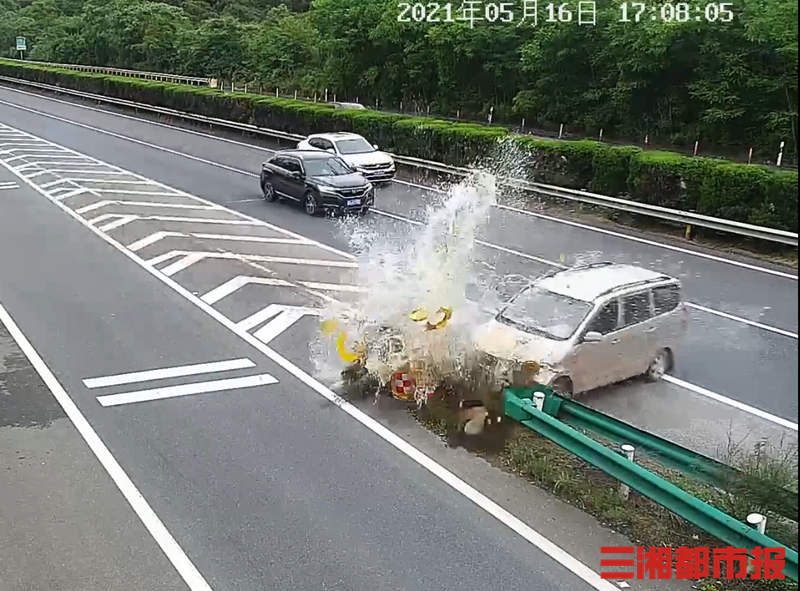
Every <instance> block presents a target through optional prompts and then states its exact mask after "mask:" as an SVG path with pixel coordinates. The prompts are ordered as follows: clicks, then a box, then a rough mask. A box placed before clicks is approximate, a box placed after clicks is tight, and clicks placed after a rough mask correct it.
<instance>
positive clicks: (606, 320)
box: [586, 300, 619, 335]
mask: <svg viewBox="0 0 800 591" xmlns="http://www.w3.org/2000/svg"><path fill="white" fill-rule="evenodd" d="M618 319H619V300H611V301H610V302H608V303H607V304H606V305H605V306H604V307H603V309H602V310H600V312H598V313H597V316H595V318H594V320H592V321H591V323H589V328H588V330H587V331H586V332H599V333H600V334H602V335H606V334H609V333H612V332H614V331H615V330H617V320H618Z"/></svg>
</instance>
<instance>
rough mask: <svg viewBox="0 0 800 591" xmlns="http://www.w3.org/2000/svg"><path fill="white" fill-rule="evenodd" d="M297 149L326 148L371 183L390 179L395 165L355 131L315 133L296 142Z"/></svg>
mask: <svg viewBox="0 0 800 591" xmlns="http://www.w3.org/2000/svg"><path fill="white" fill-rule="evenodd" d="M297 149H298V150H326V151H328V152H330V153H331V154H336V155H337V156H339V157H340V158H341V159H342V160H344V161H345V162H346V163H347V164H348V165H349V166H350V167H351V168H352V169H354V170H356V171H357V172H360V173H361V174H362V175H364V176H365V177H366V178H367V180H369V181H371V182H373V183H381V182H387V181H391V180H392V179H393V178H394V175H395V172H396V167H395V163H394V160H393V159H392V157H391V156H389V154H387V153H386V152H381V151H380V150H379V149H378V146H374V145H371V144H370V143H369V142H368V141H367V140H365V139H364V138H363V137H362V136H360V135H358V134H355V133H344V132H339V133H317V134H314V135H310V136H308V137H307V138H306V139H304V140H303V141H302V142H300V143H299V144H297Z"/></svg>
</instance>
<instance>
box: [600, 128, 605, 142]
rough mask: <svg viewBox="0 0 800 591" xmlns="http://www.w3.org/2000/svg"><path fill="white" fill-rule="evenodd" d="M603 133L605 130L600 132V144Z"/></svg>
mask: <svg viewBox="0 0 800 591" xmlns="http://www.w3.org/2000/svg"><path fill="white" fill-rule="evenodd" d="M603 131H605V130H603V129H601V130H600V141H601V142H602V141H603Z"/></svg>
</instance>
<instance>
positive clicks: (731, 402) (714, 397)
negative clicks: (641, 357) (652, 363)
mask: <svg viewBox="0 0 800 591" xmlns="http://www.w3.org/2000/svg"><path fill="white" fill-rule="evenodd" d="M662 379H663V380H664V381H666V382H669V383H670V384H675V385H676V386H680V387H681V388H685V389H686V390H690V391H691V392H694V393H695V394H700V395H701V396H705V397H706V398H711V399H712V400H716V401H717V402H721V403H722V404H726V405H728V406H731V407H733V408H736V409H739V410H741V411H744V412H746V413H748V414H751V415H754V416H756V417H759V418H762V419H764V420H765V421H769V422H770V423H775V424H776V425H780V426H781V427H786V428H787V429H791V430H792V431H797V423H793V422H792V421H789V420H787V419H782V418H780V417H776V416H775V415H773V414H770V413H768V412H766V411H763V410H760V409H758V408H755V407H752V406H750V405H748V404H744V403H743V402H739V401H738V400H733V399H732V398H728V397H727V396H723V395H722V394H717V393H716V392H712V391H711V390H707V389H706V388H703V387H701V386H696V385H695V384H690V383H689V382H684V381H683V380H681V379H679V378H676V377H673V376H671V375H665V376H664V377H663V378H662Z"/></svg>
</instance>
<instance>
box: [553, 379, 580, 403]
mask: <svg viewBox="0 0 800 591" xmlns="http://www.w3.org/2000/svg"><path fill="white" fill-rule="evenodd" d="M553 390H554V391H555V393H556V394H560V395H561V396H563V397H564V398H572V396H573V393H574V390H575V387H574V385H573V384H572V380H571V379H569V378H568V377H567V376H562V377H560V378H556V380H555V381H554V382H553Z"/></svg>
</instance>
